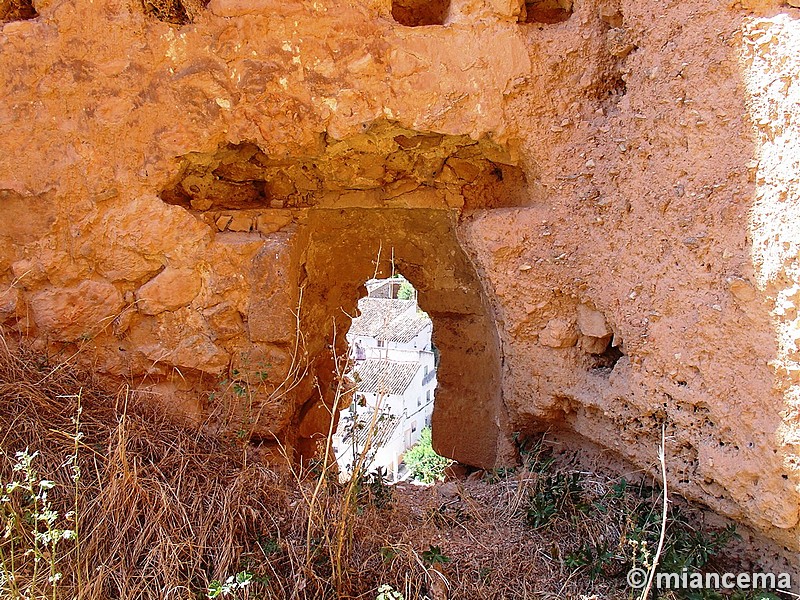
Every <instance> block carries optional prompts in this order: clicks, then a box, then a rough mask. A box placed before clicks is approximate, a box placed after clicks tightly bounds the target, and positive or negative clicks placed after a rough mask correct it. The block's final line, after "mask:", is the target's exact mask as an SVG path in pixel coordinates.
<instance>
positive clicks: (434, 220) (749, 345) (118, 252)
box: [0, 0, 800, 550]
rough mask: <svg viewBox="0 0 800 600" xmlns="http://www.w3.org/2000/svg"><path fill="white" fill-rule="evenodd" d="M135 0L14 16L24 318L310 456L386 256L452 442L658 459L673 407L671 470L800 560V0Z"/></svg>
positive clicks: (8, 152)
mask: <svg viewBox="0 0 800 600" xmlns="http://www.w3.org/2000/svg"><path fill="white" fill-rule="evenodd" d="M144 6H145V5H141V4H139V3H137V2H134V1H133V0H131V1H123V0H96V1H93V2H86V1H85V0H51V1H48V0H41V1H37V2H34V3H33V8H35V13H36V16H34V18H31V19H23V20H7V22H6V23H5V24H3V25H2V29H0V83H2V86H0V89H2V90H3V91H2V94H1V96H2V97H0V124H1V125H2V130H3V133H4V135H3V136H2V138H0V146H2V151H1V152H0V222H2V224H3V227H2V229H0V238H2V244H1V245H0V320H2V322H3V324H4V327H5V329H6V331H7V332H8V334H7V335H21V336H26V337H28V338H30V339H33V340H35V341H36V342H37V343H39V344H41V346H42V348H43V349H44V348H46V349H47V351H48V352H49V353H50V354H51V356H52V359H53V360H60V359H66V358H68V357H73V356H76V357H77V358H75V359H74V360H81V361H83V362H84V364H85V365H87V366H89V365H90V366H91V367H92V368H93V369H95V371H96V372H97V373H98V375H99V376H101V377H104V378H106V379H107V381H108V382H109V385H115V384H116V383H118V382H119V381H127V382H128V383H129V384H131V385H132V386H133V389H134V390H135V393H137V394H138V395H140V396H141V397H142V398H145V399H147V400H148V401H152V402H158V403H162V404H164V405H165V406H167V407H168V408H169V410H171V411H172V412H173V413H175V414H176V415H177V416H181V417H182V418H187V419H190V420H194V421H198V422H204V423H206V425H207V426H210V427H217V428H219V430H220V432H223V433H227V434H239V433H240V432H241V431H244V432H245V433H246V435H247V436H248V437H249V439H251V440H252V441H256V442H260V443H263V444H267V445H269V444H271V443H275V441H276V440H278V441H280V442H281V443H283V444H286V445H288V446H289V447H292V448H295V449H297V450H298V451H299V452H300V453H302V454H310V453H311V452H312V451H313V449H314V446H315V444H316V440H317V439H318V437H319V435H320V433H322V432H324V431H325V430H326V428H327V425H328V423H329V418H330V417H329V409H330V405H331V403H332V401H333V398H334V396H335V378H334V377H333V372H334V364H335V363H334V358H333V356H332V350H336V351H337V352H338V353H339V354H341V353H342V352H343V349H344V347H343V339H344V333H345V330H346V327H347V317H346V314H345V313H346V311H352V310H353V309H354V307H355V302H356V300H357V298H358V296H359V293H360V290H359V287H358V286H359V285H360V283H362V282H363V281H364V280H365V279H366V278H367V277H370V276H372V275H374V274H375V273H376V272H378V273H381V274H385V273H388V272H390V271H391V269H392V264H394V267H395V268H399V269H400V270H401V271H402V272H403V273H404V274H406V275H407V276H408V277H409V278H410V279H411V280H412V281H413V282H414V283H415V285H416V286H417V287H418V289H419V290H420V293H421V303H422V305H423V307H424V308H426V310H428V311H429V312H430V313H431V315H432V316H433V319H434V328H435V336H436V343H437V345H438V346H439V348H440V350H441V351H442V372H441V375H440V377H439V379H440V384H441V385H440V389H439V390H438V392H437V405H436V412H435V413H434V438H435V439H434V442H435V444H436V446H437V448H438V449H439V450H440V451H442V452H445V453H447V454H449V455H451V456H454V457H456V458H458V459H460V460H462V461H464V462H468V463H471V464H475V465H481V466H494V465H497V464H504V463H508V462H511V461H513V460H514V453H513V447H512V445H511V443H510V438H511V433H512V432H513V431H521V432H524V433H535V432H539V431H544V430H547V429H550V430H554V431H558V430H564V431H574V432H576V433H578V434H579V435H581V436H583V437H584V438H586V439H589V440H592V441H593V442H596V443H598V444H600V445H601V446H603V447H605V448H608V449H609V450H611V451H613V452H614V453H615V454H617V455H621V456H622V457H624V458H626V459H627V460H629V461H631V462H632V463H634V464H636V465H639V466H641V467H643V468H647V469H651V468H652V467H653V464H654V458H655V449H656V446H657V444H658V439H659V436H660V429H661V424H662V423H665V424H666V428H667V432H668V436H669V437H668V443H667V455H668V470H669V474H670V478H671V481H670V483H671V486H672V489H673V490H675V491H678V492H680V493H681V494H683V495H685V496H686V497H688V498H691V499H695V500H699V501H701V502H704V503H706V504H707V505H709V506H710V507H711V508H713V509H714V510H716V511H718V512H720V513H723V514H725V515H728V516H731V517H733V518H735V519H738V520H741V521H743V522H746V523H748V524H750V525H752V526H755V527H756V528H758V529H760V530H761V531H763V532H765V533H767V534H768V535H769V536H771V537H772V538H773V539H775V540H776V541H778V542H779V543H781V544H783V545H785V546H786V547H789V548H792V549H795V550H796V549H799V548H800V542H798V533H800V527H799V526H798V520H800V459H799V458H798V456H799V455H800V429H799V428H800V414H799V413H798V410H800V408H799V407H800V400H798V389H800V387H798V386H800V362H799V361H798V358H800V357H798V346H797V340H798V339H800V334H799V333H798V331H800V328H799V327H798V321H797V318H798V317H797V308H796V302H797V298H798V296H799V295H800V292H798V290H800V270H798V251H799V250H800V248H798V243H800V232H798V231H797V228H798V226H797V223H798V222H800V214H798V210H799V209H798V207H800V190H798V183H797V172H798V163H797V156H798V155H800V134H799V133H798V125H799V123H800V109H798V104H797V98H798V93H800V92H799V91H798V84H797V83H796V79H797V78H796V77H793V74H795V75H796V73H798V72H800V60H798V58H797V53H796V48H797V47H800V11H798V10H797V9H795V8H791V7H789V6H788V5H781V4H779V3H778V2H769V1H764V2H760V3H756V2H753V1H751V0H748V2H745V1H743V2H741V3H736V4H730V5H726V4H725V3H720V2H716V1H712V0H707V1H701V2H693V3H687V2H670V3H664V2H655V1H643V2H622V3H621V4H619V3H615V2H612V1H607V2H606V1H598V0H585V1H583V0H576V1H575V2H574V3H570V2H566V1H562V0H559V1H558V2H538V3H537V2H530V3H528V5H527V6H523V5H522V3H520V2H518V0H452V2H451V4H450V6H449V8H447V6H446V5H442V6H439V4H437V5H436V7H435V8H436V10H435V11H434V10H433V8H431V7H432V6H433V5H431V7H428V9H429V10H428V12H426V13H425V14H422V13H415V10H418V9H416V8H415V3H414V2H403V3H396V5H395V6H394V7H393V6H392V5H391V3H390V2H389V0H385V1H383V0H381V1H378V0H373V1H370V0H363V1H358V2H338V1H336V0H314V1H311V0H309V1H302V0H297V1H294V2H291V1H290V2H274V1H272V0H258V1H255V2H253V1H248V2H242V1H240V0H211V2H210V3H209V4H208V5H207V6H206V7H204V8H203V7H201V6H199V5H195V4H194V3H193V4H191V5H190V4H187V5H186V6H185V7H184V8H183V9H182V10H183V12H181V11H180V10H178V11H177V12H175V11H173V12H171V13H170V14H171V15H172V17H175V18H172V17H170V19H172V20H177V21H180V22H181V23H168V22H165V21H161V20H159V19H158V18H156V16H154V14H152V13H153V10H152V6H153V5H152V4H146V6H147V7H149V8H148V10H147V11H145V9H144ZM181 6H182V5H181ZM443 7H444V8H443ZM179 8H180V7H179ZM445 9H446V10H445ZM32 14H33V13H32V11H30V10H29V11H28V12H27V13H26V12H25V11H21V12H20V11H17V13H15V15H10V13H9V15H6V16H5V17H6V18H7V19H11V18H12V17H13V18H16V19H18V18H19V17H20V16H32ZM2 16H3V15H0V17H2ZM395 19H400V20H401V21H404V22H407V23H410V24H416V23H417V22H425V23H427V22H430V21H436V20H437V19H439V20H443V24H442V25H437V24H433V25H426V26H419V27H411V26H406V25H401V24H399V23H398V22H397V21H396V20H395ZM415 19H416V20H415ZM184 21H190V22H184ZM361 291H362V292H363V290H361ZM343 311H344V312H343ZM334 332H335V336H334ZM76 351H80V352H78V354H77V355H76V354H75V353H76Z"/></svg>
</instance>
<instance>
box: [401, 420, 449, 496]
mask: <svg viewBox="0 0 800 600" xmlns="http://www.w3.org/2000/svg"><path fill="white" fill-rule="evenodd" d="M403 462H405V464H406V467H408V470H409V471H411V475H412V476H413V477H414V479H416V480H417V481H419V482H421V483H425V484H431V483H434V482H436V481H443V480H444V473H445V470H446V469H447V467H449V466H450V465H452V464H453V461H452V460H450V459H449V458H445V457H444V456H440V455H439V454H437V453H436V451H435V450H434V449H433V445H432V444H431V429H430V427H426V428H425V429H423V430H422V431H421V432H420V435H419V440H418V441H417V443H416V444H414V445H413V446H412V447H411V448H409V449H408V451H407V452H406V453H405V456H404V457H403Z"/></svg>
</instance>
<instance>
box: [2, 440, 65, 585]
mask: <svg viewBox="0 0 800 600" xmlns="http://www.w3.org/2000/svg"><path fill="white" fill-rule="evenodd" d="M38 456H39V453H38V452H33V453H31V452H30V451H29V450H28V449H25V450H24V451H21V452H17V453H16V454H15V461H14V463H13V465H12V472H13V473H15V474H17V475H18V477H17V478H14V479H13V480H12V481H10V482H8V483H4V484H3V486H2V491H3V495H2V497H0V514H2V517H3V519H4V521H5V528H4V531H3V542H2V544H0V564H2V573H3V577H2V587H0V590H2V591H4V592H6V593H8V594H9V595H10V597H11V598H25V599H33V598H46V597H47V596H48V595H49V596H50V597H51V598H52V599H53V600H55V599H56V597H57V593H58V584H59V581H61V578H62V574H61V572H60V571H59V570H58V563H59V560H60V558H61V557H60V556H59V553H58V550H59V547H60V545H61V543H62V542H65V541H68V540H75V538H76V533H75V530H74V529H71V528H69V527H62V526H60V524H59V523H60V517H59V513H58V512H57V511H56V510H54V509H53V504H52V501H51V499H50V492H51V490H53V489H54V488H55V487H56V484H55V483H54V482H53V481H51V480H49V479H44V478H42V477H40V476H39V472H38V471H37V470H36V468H35V467H34V461H35V460H36V458H37V457H38ZM73 517H74V515H73V514H72V513H71V512H69V513H67V514H66V515H64V519H66V520H67V521H70V522H71V523H74V522H75V521H74V520H73ZM31 562H32V564H31ZM43 565H45V568H47V578H46V584H45V583H42V582H41V581H40V580H41V579H42V577H43V576H44V573H43V572H42V568H43ZM48 588H49V594H47V595H46V594H45V590H47V589H48Z"/></svg>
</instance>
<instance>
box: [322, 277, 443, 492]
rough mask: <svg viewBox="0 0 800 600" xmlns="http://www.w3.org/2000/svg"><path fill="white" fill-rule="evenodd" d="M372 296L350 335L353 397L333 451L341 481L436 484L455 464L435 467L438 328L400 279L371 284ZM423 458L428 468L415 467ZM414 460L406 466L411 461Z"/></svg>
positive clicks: (360, 309)
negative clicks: (373, 477)
mask: <svg viewBox="0 0 800 600" xmlns="http://www.w3.org/2000/svg"><path fill="white" fill-rule="evenodd" d="M364 286H365V287H366V290H367V293H366V296H364V297H363V298H361V299H360V300H359V301H358V315H356V316H354V317H353V320H352V323H351V325H350V330H349V331H348V332H347V336H346V339H347V343H348V348H349V353H348V355H349V360H348V363H347V364H348V367H347V368H348V379H349V381H351V382H352V384H351V386H352V388H351V389H352V394H349V395H348V398H347V400H348V405H347V406H345V407H343V408H342V410H341V411H340V413H339V423H338V426H337V429H336V433H335V435H334V437H333V443H332V448H333V452H334V455H335V456H336V461H337V463H338V465H339V472H340V474H341V476H342V478H349V477H351V476H352V475H353V474H354V473H361V474H367V473H373V472H376V471H377V472H378V473H380V474H381V475H382V476H385V477H386V478H387V479H388V481H390V482H397V481H401V480H405V479H416V480H418V481H421V482H423V483H429V482H430V479H433V478H438V477H439V476H441V475H443V471H444V468H445V466H446V465H447V464H448V461H446V460H445V459H442V460H440V461H438V464H439V466H440V468H439V470H438V471H437V470H436V469H435V468H434V467H433V460H432V457H433V454H434V451H433V449H432V448H431V435H430V427H431V419H432V416H433V404H434V398H435V393H436V383H437V382H436V368H437V366H438V362H439V361H438V350H437V349H436V347H435V346H434V344H433V322H432V320H431V318H430V316H428V314H427V313H426V312H424V311H423V310H422V309H421V308H420V307H419V304H418V298H417V291H416V289H414V286H413V285H412V284H411V282H409V281H408V280H407V279H406V278H405V277H403V276H402V275H399V274H394V275H392V276H391V277H386V278H373V279H370V280H369V281H367V282H366V283H365V284H364ZM420 455H424V456H425V457H426V458H427V462H426V463H425V464H424V465H423V464H422V461H420V460H415V458H414V457H417V456H420ZM407 456H408V457H410V458H411V460H409V461H406V460H405V458H406V457H407Z"/></svg>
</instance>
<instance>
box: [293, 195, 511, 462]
mask: <svg viewBox="0 0 800 600" xmlns="http://www.w3.org/2000/svg"><path fill="white" fill-rule="evenodd" d="M308 227H309V239H308V245H307V249H306V256H305V273H306V276H307V281H306V286H307V287H306V292H305V297H304V307H305V308H304V312H303V320H302V328H303V331H304V335H305V338H306V340H307V343H308V344H309V347H308V348H307V350H308V353H309V356H310V359H311V360H312V361H313V362H314V364H315V372H316V374H317V377H318V378H319V379H320V383H321V385H320V389H322V390H329V389H331V387H332V386H331V384H332V380H331V377H332V376H331V372H332V366H333V365H332V357H331V351H330V348H329V347H327V346H326V342H329V341H330V339H331V333H330V332H331V331H332V330H333V327H334V324H335V327H336V331H337V332H339V335H338V338H337V340H336V349H337V354H338V355H339V356H341V355H344V354H345V353H346V352H347V344H346V341H345V337H344V333H345V332H346V331H347V329H348V327H349V325H350V317H349V316H348V313H349V314H355V310H356V303H357V300H358V298H359V297H360V296H362V295H363V294H364V292H363V282H364V281H366V280H368V279H370V278H372V277H374V276H376V275H377V276H378V277H387V276H389V275H391V274H392V272H393V268H392V267H393V265H392V260H391V259H392V256H394V271H401V272H402V273H403V274H404V275H405V276H406V277H407V278H408V279H409V281H411V283H412V284H413V285H414V287H415V288H416V289H417V290H418V291H419V295H420V298H421V299H422V300H423V303H422V305H421V308H422V309H423V310H424V311H426V312H427V313H428V314H429V315H430V317H431V319H432V320H433V329H434V344H435V345H436V347H437V348H438V349H439V351H440V353H441V363H440V366H439V369H438V372H437V378H438V381H439V386H438V388H437V400H436V405H435V409H434V414H433V419H432V427H433V435H434V446H435V448H436V450H437V451H438V452H439V453H441V454H443V455H445V456H448V457H451V458H455V459H456V460H459V461H461V462H463V463H466V464H471V465H475V466H482V467H493V466H495V465H496V464H504V463H506V462H508V461H510V460H513V452H512V451H511V447H510V444H509V443H508V441H507V438H506V435H507V432H506V431H505V429H506V427H505V423H506V415H505V409H504V406H503V401H502V393H501V382H500V358H499V348H498V339H497V334H496V331H495V329H494V320H493V319H492V317H491V313H490V310H489V307H488V305H487V303H486V300H485V298H484V292H483V288H482V285H481V282H480V280H479V278H478V276H477V273H476V272H475V270H474V268H473V266H472V264H471V262H470V260H469V259H468V257H467V256H466V255H465V253H464V251H463V250H462V248H461V246H460V244H459V242H458V239H457V238H456V233H455V222H454V220H453V217H452V216H451V214H450V212H449V211H444V210H426V209H414V210H402V209H400V210H392V209H385V210H369V209H342V210H326V209H316V210H312V211H310V212H309V219H308ZM379 257H380V259H379ZM325 379H328V380H327V381H325ZM324 402H325V403H326V404H327V405H328V406H330V405H331V403H332V397H326V398H324ZM301 429H302V425H301ZM312 441H313V440H309V439H306V440H301V441H300V443H299V445H298V447H299V448H300V450H301V452H309V451H312V450H313V444H312V443H311V442H312Z"/></svg>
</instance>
